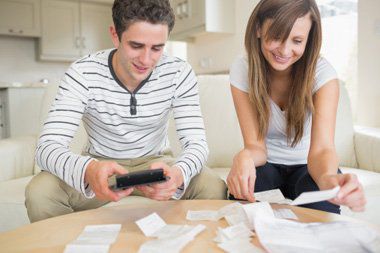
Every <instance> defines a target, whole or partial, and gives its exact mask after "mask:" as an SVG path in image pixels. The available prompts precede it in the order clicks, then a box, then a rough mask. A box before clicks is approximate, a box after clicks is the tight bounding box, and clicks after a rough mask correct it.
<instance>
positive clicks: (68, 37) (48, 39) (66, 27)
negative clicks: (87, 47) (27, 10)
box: [39, 0, 81, 61]
mask: <svg viewBox="0 0 380 253" xmlns="http://www.w3.org/2000/svg"><path fill="white" fill-rule="evenodd" d="M39 44H40V59H42V60H67V61H73V60H76V59H77V58H78V57H80V47H81V40H80V28H79V4H78V2H70V1H60V0H42V37H41V41H40V43H39Z"/></svg>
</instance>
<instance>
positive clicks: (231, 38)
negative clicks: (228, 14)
mask: <svg viewBox="0 0 380 253" xmlns="http://www.w3.org/2000/svg"><path fill="white" fill-rule="evenodd" d="M257 2H258V1H257V0H235V26H236V27H235V34H232V35H209V34H204V35H201V36H199V37H197V38H196V39H195V41H194V42H190V43H189V44H188V47H187V60H188V61H189V62H190V64H191V65H192V67H193V68H194V70H195V72H196V73H197V74H204V73H227V72H228V71H229V67H230V65H231V62H232V61H233V59H235V57H236V56H237V55H239V54H242V53H244V33H245V27H246V25H247V22H248V18H249V16H250V14H251V12H252V10H253V8H254V6H255V5H256V3H257ZM202 60H205V61H206V62H208V63H209V65H210V66H209V67H208V68H202V67H201V61H202Z"/></svg>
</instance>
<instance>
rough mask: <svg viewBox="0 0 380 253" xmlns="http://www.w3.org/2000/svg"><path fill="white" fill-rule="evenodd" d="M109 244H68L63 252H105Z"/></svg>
mask: <svg viewBox="0 0 380 253" xmlns="http://www.w3.org/2000/svg"><path fill="white" fill-rule="evenodd" d="M109 248H110V245H100V244H96V245H95V244H93V245H90V244H83V245H82V244H68V245H66V247H65V251H64V253H107V252H108V250H109Z"/></svg>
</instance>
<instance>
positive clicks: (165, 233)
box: [151, 225, 194, 239]
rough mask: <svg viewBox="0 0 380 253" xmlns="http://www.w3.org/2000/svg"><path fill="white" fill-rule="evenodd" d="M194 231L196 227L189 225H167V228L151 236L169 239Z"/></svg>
mask: <svg viewBox="0 0 380 253" xmlns="http://www.w3.org/2000/svg"><path fill="white" fill-rule="evenodd" d="M193 229H194V226H188V225H166V226H165V227H163V228H161V229H159V230H158V231H155V232H154V233H153V234H152V235H151V236H152V237H157V238H159V239H163V238H167V237H176V236H179V235H182V234H186V233H189V232H190V231H191V230H193Z"/></svg>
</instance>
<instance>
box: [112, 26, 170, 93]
mask: <svg viewBox="0 0 380 253" xmlns="http://www.w3.org/2000/svg"><path fill="white" fill-rule="evenodd" d="M168 34H169V30H168V26H167V25H166V24H151V23H149V22H145V21H138V22H135V23H133V24H131V25H130V26H129V27H128V29H127V30H126V31H124V32H123V33H122V35H121V40H120V41H119V38H118V36H117V34H116V31H115V29H114V28H111V35H112V40H113V43H114V45H115V47H116V48H117V52H116V58H117V59H116V64H115V65H116V66H114V67H115V70H116V73H117V74H118V77H119V78H121V80H122V81H123V82H126V83H125V84H126V85H131V86H137V85H138V84H139V83H141V82H142V81H143V80H144V79H146V78H147V77H148V75H149V74H150V73H151V72H152V70H153V68H154V67H155V66H156V64H157V62H158V60H159V59H160V57H161V55H162V53H163V49H164V46H165V43H166V41H167V39H168ZM119 75H120V76H119Z"/></svg>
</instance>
